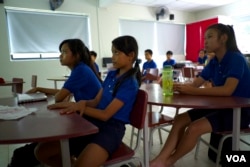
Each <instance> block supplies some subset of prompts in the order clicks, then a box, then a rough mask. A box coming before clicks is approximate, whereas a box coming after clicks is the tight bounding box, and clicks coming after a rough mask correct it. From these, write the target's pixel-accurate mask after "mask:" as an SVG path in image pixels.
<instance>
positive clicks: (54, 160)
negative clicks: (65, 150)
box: [35, 141, 62, 167]
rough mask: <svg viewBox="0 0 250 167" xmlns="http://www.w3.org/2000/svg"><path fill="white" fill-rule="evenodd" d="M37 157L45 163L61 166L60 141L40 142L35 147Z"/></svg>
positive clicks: (56, 166)
mask: <svg viewBox="0 0 250 167" xmlns="http://www.w3.org/2000/svg"><path fill="white" fill-rule="evenodd" d="M35 155H36V158H37V159H38V160H39V161H40V162H41V163H43V164H46V165H49V166H53V167H61V166H62V159H61V147H60V142H59V141H55V142H46V143H39V144H38V145H37V147H36V149H35Z"/></svg>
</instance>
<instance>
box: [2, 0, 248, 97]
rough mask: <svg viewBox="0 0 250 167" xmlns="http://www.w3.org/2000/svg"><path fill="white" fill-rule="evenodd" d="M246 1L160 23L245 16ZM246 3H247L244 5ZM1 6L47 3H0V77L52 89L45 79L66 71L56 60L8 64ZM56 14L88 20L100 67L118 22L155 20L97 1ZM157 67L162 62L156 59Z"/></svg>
mask: <svg viewBox="0 0 250 167" xmlns="http://www.w3.org/2000/svg"><path fill="white" fill-rule="evenodd" d="M247 1H248V0H242V1H239V4H237V5H229V6H228V7H220V8H216V9H213V10H208V11H203V12H198V13H187V12H179V11H170V13H173V14H174V15H175V19H174V20H173V21H170V20H169V19H168V18H167V19H162V20H159V21H162V22H173V23H190V22H194V21H196V20H202V19H206V18H211V17H214V16H216V15H230V16H231V15H232V14H235V13H239V11H242V12H243V13H244V14H248V13H249V12H248V11H247V6H249V5H248V4H249V2H247ZM246 3H247V4H246ZM4 6H12V7H21V8H33V9H42V10H50V7H49V1H48V0H5V2H4V4H0V26H1V28H0V37H1V44H0V77H3V78H4V79H5V80H11V78H12V77H22V78H24V80H25V82H26V83H25V85H24V90H28V89H29V88H30V81H31V75H33V74H36V75H38V85H39V86H43V87H53V83H52V82H51V81H47V80H46V79H47V78H49V77H55V76H62V75H64V74H65V73H67V72H68V70H66V68H65V67H62V66H61V65H60V63H59V62H58V60H43V61H18V62H13V61H10V57H9V49H8V38H7V29H6V27H7V26H6V19H5V11H4ZM57 10H58V11H66V12H77V13H85V14H88V15H89V17H90V26H91V38H92V39H91V40H92V48H90V49H93V50H96V51H97V52H98V56H99V57H98V60H97V62H98V64H99V65H100V66H101V57H105V56H111V41H112V40H113V39H114V38H115V37H117V36H118V35H119V19H120V18H128V19H134V20H149V21H152V20H156V18H155V15H154V12H153V10H152V8H148V7H142V6H132V5H125V4H111V5H109V6H107V7H99V3H98V0H65V1H64V3H63V4H62V6H61V7H60V8H58V9H57ZM175 59H177V60H183V59H185V57H184V55H175ZM158 61H159V63H160V65H161V64H162V61H163V60H158ZM10 90H11V88H10V87H0V97H6V96H10V95H11V93H10V92H11V91H10Z"/></svg>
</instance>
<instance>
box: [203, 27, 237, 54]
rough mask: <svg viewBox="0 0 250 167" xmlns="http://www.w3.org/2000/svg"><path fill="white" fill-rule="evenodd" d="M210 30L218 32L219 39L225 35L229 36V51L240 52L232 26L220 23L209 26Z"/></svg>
mask: <svg viewBox="0 0 250 167" xmlns="http://www.w3.org/2000/svg"><path fill="white" fill-rule="evenodd" d="M209 29H214V30H216V31H217V32H218V37H219V38H220V37H221V36H222V35H224V34H225V35H227V37H228V39H227V42H226V48H227V50H229V51H237V52H240V50H239V49H238V46H237V43H236V38H235V33H234V29H233V27H232V26H230V25H224V24H221V23H218V24H213V25H211V26H209V27H208V28H207V30H209Z"/></svg>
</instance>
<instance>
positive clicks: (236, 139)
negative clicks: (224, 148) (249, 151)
mask: <svg viewBox="0 0 250 167" xmlns="http://www.w3.org/2000/svg"><path fill="white" fill-rule="evenodd" d="M240 111H241V108H234V109H233V147H232V148H233V150H234V151H238V150H239V148H240V122H241V119H240V117H241V112H240Z"/></svg>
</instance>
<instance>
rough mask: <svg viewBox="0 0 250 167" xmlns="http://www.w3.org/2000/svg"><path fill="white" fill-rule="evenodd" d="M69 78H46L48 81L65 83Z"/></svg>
mask: <svg viewBox="0 0 250 167" xmlns="http://www.w3.org/2000/svg"><path fill="white" fill-rule="evenodd" d="M68 78H69V77H64V76H62V77H55V78H48V79H47V80H49V81H66V80H67V79H68Z"/></svg>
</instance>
